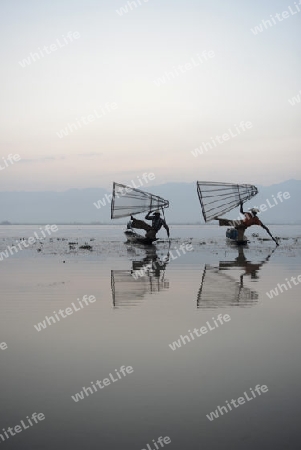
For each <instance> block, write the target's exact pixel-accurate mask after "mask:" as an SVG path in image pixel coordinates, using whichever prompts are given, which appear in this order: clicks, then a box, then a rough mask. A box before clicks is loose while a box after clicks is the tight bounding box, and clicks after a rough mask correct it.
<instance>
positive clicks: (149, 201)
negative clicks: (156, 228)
mask: <svg viewBox="0 0 301 450" xmlns="http://www.w3.org/2000/svg"><path fill="white" fill-rule="evenodd" d="M168 206H169V202H168V201H167V200H164V199H163V198H161V197H158V196H157V195H153V194H149V193H148V192H143V191H140V190H139V189H134V188H132V187H130V186H125V185H124V184H118V183H113V198H112V203H111V219H119V218H121V217H128V216H131V215H134V214H139V213H142V212H145V211H155V210H156V209H161V208H168Z"/></svg>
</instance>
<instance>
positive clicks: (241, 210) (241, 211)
mask: <svg viewBox="0 0 301 450" xmlns="http://www.w3.org/2000/svg"><path fill="white" fill-rule="evenodd" d="M242 205H243V202H240V210H239V212H240V213H241V214H245V212H244V210H243V208H242Z"/></svg>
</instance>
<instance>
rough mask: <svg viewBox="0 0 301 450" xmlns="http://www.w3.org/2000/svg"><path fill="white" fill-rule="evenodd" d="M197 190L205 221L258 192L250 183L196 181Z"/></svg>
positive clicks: (229, 209)
mask: <svg viewBox="0 0 301 450" xmlns="http://www.w3.org/2000/svg"><path fill="white" fill-rule="evenodd" d="M197 191H198V196H199V200H200V203H201V207H202V213H203V216H204V220H205V222H208V221H209V220H212V219H214V218H215V217H219V216H221V215H222V214H224V213H226V212H228V211H231V209H234V208H236V207H237V206H239V204H240V202H246V201H247V200H250V199H251V198H252V197H254V195H256V194H258V190H257V188H256V186H253V185H251V184H231V183H215V182H211V181H197Z"/></svg>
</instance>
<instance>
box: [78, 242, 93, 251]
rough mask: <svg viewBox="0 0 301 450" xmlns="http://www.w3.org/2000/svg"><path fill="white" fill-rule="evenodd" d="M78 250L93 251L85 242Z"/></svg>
mask: <svg viewBox="0 0 301 450" xmlns="http://www.w3.org/2000/svg"><path fill="white" fill-rule="evenodd" d="M79 248H80V249H81V250H90V251H92V250H93V247H92V246H91V245H89V244H88V243H87V242H85V245H81V246H80V247H79Z"/></svg>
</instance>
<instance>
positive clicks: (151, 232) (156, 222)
mask: <svg viewBox="0 0 301 450" xmlns="http://www.w3.org/2000/svg"><path fill="white" fill-rule="evenodd" d="M151 212H152V211H150V212H149V213H147V215H146V216H145V219H146V220H151V221H152V224H151V225H149V224H148V223H146V222H144V220H138V219H135V218H134V217H133V216H131V220H132V223H131V226H132V228H137V229H140V230H145V231H146V234H145V237H146V239H150V240H153V241H155V240H156V239H157V238H156V234H157V233H158V231H159V230H160V229H161V228H162V226H163V227H164V228H165V230H166V232H167V236H168V237H169V226H168V225H167V223H166V222H165V220H164V219H162V218H161V214H160V212H159V211H155V212H154V214H153V215H150V214H151Z"/></svg>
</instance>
